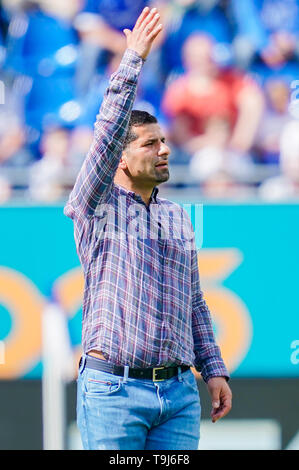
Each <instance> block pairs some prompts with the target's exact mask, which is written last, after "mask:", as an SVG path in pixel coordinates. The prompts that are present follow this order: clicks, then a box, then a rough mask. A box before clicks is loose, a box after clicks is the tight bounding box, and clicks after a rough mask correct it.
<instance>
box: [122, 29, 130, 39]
mask: <svg viewBox="0 0 299 470" xmlns="http://www.w3.org/2000/svg"><path fill="white" fill-rule="evenodd" d="M123 33H124V34H125V36H126V38H127V39H128V38H129V37H130V35H131V31H130V30H129V29H127V28H125V29H123Z"/></svg>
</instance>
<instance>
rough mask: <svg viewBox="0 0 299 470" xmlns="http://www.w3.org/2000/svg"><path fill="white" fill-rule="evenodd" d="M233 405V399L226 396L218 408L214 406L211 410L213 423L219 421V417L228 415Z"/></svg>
mask: <svg viewBox="0 0 299 470" xmlns="http://www.w3.org/2000/svg"><path fill="white" fill-rule="evenodd" d="M231 407H232V400H231V398H230V397H226V398H225V399H224V400H223V402H222V403H221V405H220V406H219V407H218V408H216V407H215V408H213V410H212V412H211V416H212V421H213V423H214V422H215V421H217V420H218V419H220V418H223V417H224V416H226V415H227V414H228V413H229V411H230V410H231Z"/></svg>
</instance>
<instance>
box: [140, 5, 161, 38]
mask: <svg viewBox="0 0 299 470" xmlns="http://www.w3.org/2000/svg"><path fill="white" fill-rule="evenodd" d="M156 13H157V8H152V9H151V11H150V12H149V14H148V15H147V16H146V17H145V18H144V19H143V20H142V22H141V23H140V25H139V27H138V29H139V30H140V32H143V31H144V30H145V28H147V26H148V24H149V23H150V22H151V21H152V19H153V18H154V16H155V14H156Z"/></svg>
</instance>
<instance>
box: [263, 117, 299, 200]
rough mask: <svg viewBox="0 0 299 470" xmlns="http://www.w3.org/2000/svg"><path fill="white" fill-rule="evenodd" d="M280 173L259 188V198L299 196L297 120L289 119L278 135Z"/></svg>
mask: <svg viewBox="0 0 299 470" xmlns="http://www.w3.org/2000/svg"><path fill="white" fill-rule="evenodd" d="M279 167H280V175H279V176H276V177H273V178H269V179H268V180H266V181H265V182H264V183H263V184H262V185H261V187H260V189H259V195H260V197H261V198H263V199H265V200H268V201H285V200H290V199H296V198H298V197H299V121H294V120H293V121H290V122H289V123H288V124H286V125H285V126H284V128H283V131H282V133H281V137H280V159H279Z"/></svg>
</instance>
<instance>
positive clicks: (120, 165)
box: [118, 152, 128, 170]
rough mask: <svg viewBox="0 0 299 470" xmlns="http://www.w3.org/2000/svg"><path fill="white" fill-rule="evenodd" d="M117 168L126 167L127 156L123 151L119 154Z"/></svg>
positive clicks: (123, 168) (122, 168)
mask: <svg viewBox="0 0 299 470" xmlns="http://www.w3.org/2000/svg"><path fill="white" fill-rule="evenodd" d="M118 168H120V169H121V170H126V169H127V168H128V165H127V157H126V153H125V152H123V153H122V156H121V158H120V161H119V164H118Z"/></svg>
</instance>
